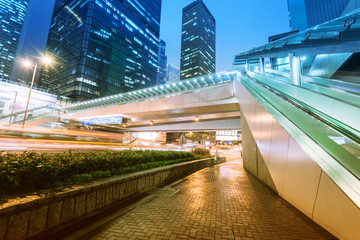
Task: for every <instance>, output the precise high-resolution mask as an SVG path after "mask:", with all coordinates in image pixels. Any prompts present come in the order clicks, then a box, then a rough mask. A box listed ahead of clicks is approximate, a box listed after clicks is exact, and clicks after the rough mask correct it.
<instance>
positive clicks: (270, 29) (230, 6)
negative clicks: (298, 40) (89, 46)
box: [25, 0, 290, 71]
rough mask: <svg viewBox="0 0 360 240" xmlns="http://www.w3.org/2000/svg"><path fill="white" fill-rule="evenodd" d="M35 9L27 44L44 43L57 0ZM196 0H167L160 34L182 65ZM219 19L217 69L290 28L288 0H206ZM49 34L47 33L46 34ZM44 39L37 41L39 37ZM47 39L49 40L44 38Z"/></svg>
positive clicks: (38, 1) (37, 0)
mask: <svg viewBox="0 0 360 240" xmlns="http://www.w3.org/2000/svg"><path fill="white" fill-rule="evenodd" d="M32 1H33V3H34V5H33V11H32V15H31V24H30V26H29V27H28V31H27V35H26V40H25V44H27V45H30V46H31V47H32V48H34V46H36V45H37V46H41V45H44V44H45V42H46V34H47V28H48V26H49V25H50V22H49V21H46V20H44V19H49V20H50V18H51V11H52V7H53V4H54V2H55V0H32ZM191 2H193V0H163V1H162V16H161V30H160V38H161V39H163V40H165V41H166V44H167V48H166V55H167V56H168V62H169V63H172V64H175V65H177V66H180V47H181V17H182V8H183V7H185V6H187V5H188V4H190V3H191ZM204 2H205V4H206V5H207V7H208V8H209V10H210V12H211V13H212V14H213V15H214V17H215V19H216V69H217V71H225V70H229V69H231V65H232V60H233V57H234V55H235V54H237V53H240V52H244V51H247V50H250V49H251V48H253V47H258V46H260V45H263V44H265V43H266V42H267V37H268V36H270V35H275V34H278V33H283V32H287V31H289V29H290V27H289V20H288V10H287V0H271V1H269V0H204ZM44 36H45V37H44ZM39 37H40V38H42V39H43V40H42V42H43V43H40V44H39V43H36V39H37V38H39ZM44 39H45V40H44Z"/></svg>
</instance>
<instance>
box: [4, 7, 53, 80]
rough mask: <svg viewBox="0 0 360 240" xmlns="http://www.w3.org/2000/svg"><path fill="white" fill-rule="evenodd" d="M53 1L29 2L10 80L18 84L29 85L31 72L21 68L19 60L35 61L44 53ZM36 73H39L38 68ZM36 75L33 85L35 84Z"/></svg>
mask: <svg viewBox="0 0 360 240" xmlns="http://www.w3.org/2000/svg"><path fill="white" fill-rule="evenodd" d="M54 4H55V0H46V1H43V0H31V1H29V7H28V10H27V13H26V17H25V21H24V27H23V30H22V33H21V37H20V43H21V44H19V46H18V48H17V53H16V57H15V64H14V66H13V68H12V73H11V80H12V81H14V82H18V83H24V84H30V82H31V79H32V75H33V74H32V71H29V70H25V69H24V67H23V66H21V65H22V64H21V59H29V60H33V61H36V58H38V57H39V56H40V55H41V54H44V52H45V46H46V40H47V37H48V33H49V27H50V22H51V17H52V13H53V10H54ZM37 69H38V71H37V73H40V69H41V67H40V66H39V67H38V68H37ZM38 77H39V74H37V75H36V78H35V84H37V78H38Z"/></svg>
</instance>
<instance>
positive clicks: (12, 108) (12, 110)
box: [9, 92, 18, 127]
mask: <svg viewBox="0 0 360 240" xmlns="http://www.w3.org/2000/svg"><path fill="white" fill-rule="evenodd" d="M17 94H18V92H15V98H14V103H13V105H12V107H11V114H10V120H9V127H10V125H11V120H12V116H13V114H14V106H15V103H16V97H17Z"/></svg>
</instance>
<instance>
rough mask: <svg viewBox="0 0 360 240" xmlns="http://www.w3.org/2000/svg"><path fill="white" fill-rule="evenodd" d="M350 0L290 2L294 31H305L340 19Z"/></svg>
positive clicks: (291, 21)
mask: <svg viewBox="0 0 360 240" xmlns="http://www.w3.org/2000/svg"><path fill="white" fill-rule="evenodd" d="M349 2H350V0H288V8H289V21H290V27H291V29H292V30H300V31H301V30H305V29H307V28H310V27H313V26H315V25H318V24H321V23H324V22H326V21H329V20H331V19H334V18H337V17H340V16H341V15H342V13H343V12H344V10H345V8H346V7H347V6H348V4H349Z"/></svg>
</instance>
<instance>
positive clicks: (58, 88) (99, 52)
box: [40, 0, 161, 100]
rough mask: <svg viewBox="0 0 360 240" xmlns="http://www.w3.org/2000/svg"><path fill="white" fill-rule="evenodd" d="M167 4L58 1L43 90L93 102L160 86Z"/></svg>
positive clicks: (145, 0) (158, 0) (154, 1)
mask: <svg viewBox="0 0 360 240" xmlns="http://www.w3.org/2000/svg"><path fill="white" fill-rule="evenodd" d="M160 13H161V0H152V1H148V0H137V1H131V0H124V1H118V0H88V1H82V0H56V3H55V10H54V14H53V18H52V24H51V27H50V32H49V37H48V42H47V51H48V52H49V53H51V54H53V55H55V58H56V61H57V66H55V68H54V69H48V70H47V71H46V70H44V71H43V74H42V77H41V83H40V87H43V88H47V89H51V90H53V91H54V92H55V93H57V94H59V95H63V96H67V97H70V98H74V99H79V100H81V99H92V98H98V97H103V96H107V95H112V94H117V93H122V92H127V91H131V90H136V89H141V88H146V87H150V86H153V85H155V84H156V76H157V68H158V50H159V31H160Z"/></svg>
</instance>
